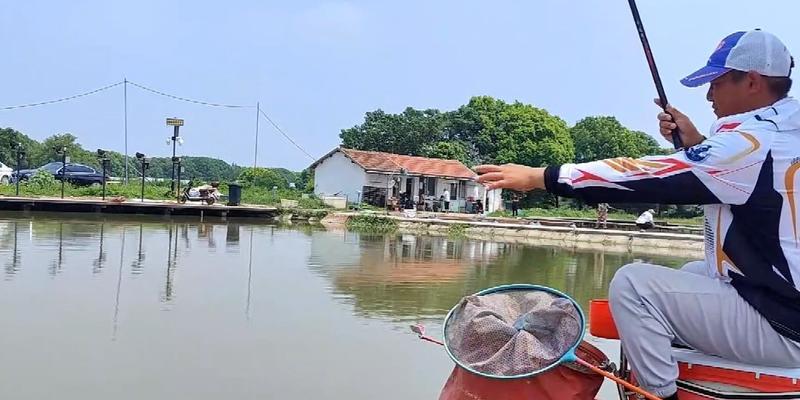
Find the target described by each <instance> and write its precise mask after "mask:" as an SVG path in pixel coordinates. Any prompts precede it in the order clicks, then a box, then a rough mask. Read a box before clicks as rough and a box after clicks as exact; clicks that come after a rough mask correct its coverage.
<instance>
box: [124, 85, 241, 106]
mask: <svg viewBox="0 0 800 400" xmlns="http://www.w3.org/2000/svg"><path fill="white" fill-rule="evenodd" d="M128 84H130V85H133V86H136V87H138V88H139V89H142V90H146V91H148V92H151V93H155V94H157V95H159V96H164V97H169V98H171V99H173V100H180V101H185V102H187V103H194V104H201V105H204V106H211V107H225V108H253V106H243V105H238V104H221V103H210V102H207V101H201V100H193V99H187V98H186V97H180V96H175V95H173V94H169V93H164V92H161V91H158V90H155V89H151V88H149V87H146V86H143V85H140V84H138V83H136V82H132V81H128Z"/></svg>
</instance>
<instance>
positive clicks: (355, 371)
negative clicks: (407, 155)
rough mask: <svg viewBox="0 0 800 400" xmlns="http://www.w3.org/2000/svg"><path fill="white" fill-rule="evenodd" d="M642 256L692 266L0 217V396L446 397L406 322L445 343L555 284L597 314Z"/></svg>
mask: <svg viewBox="0 0 800 400" xmlns="http://www.w3.org/2000/svg"><path fill="white" fill-rule="evenodd" d="M634 259H641V260H646V261H651V262H655V263H660V264H663V265H670V266H679V265H681V264H682V263H684V262H685V261H687V260H686V259H683V258H680V257H674V258H671V257H657V256H647V255H636V254H612V253H598V252H594V253H592V252H575V251H572V250H565V249H558V248H548V247H533V246H526V245H519V244H506V243H501V242H493V241H479V240H459V239H449V238H446V237H426V236H413V235H399V234H398V235H365V234H359V233H354V232H347V231H343V230H339V231H336V230H334V231H326V230H324V229H319V228H313V227H310V226H300V227H278V226H273V225H267V224H253V223H252V222H250V221H233V220H229V221H222V220H214V221H209V220H207V221H205V222H204V223H201V222H200V221H199V220H197V219H163V218H151V217H142V216H138V217H128V218H120V217H110V216H100V215H84V214H41V213H31V214H15V213H5V214H0V268H2V270H0V274H1V275H2V279H0V317H1V318H2V323H1V324H0V344H1V345H2V357H0V398H8V399H59V400H64V399H81V400H95V399H96V400H100V399H102V400H108V399H115V400H122V399H167V398H169V399H193V400H205V399H209V400H210V399H214V400H218V399H220V398H229V399H272V398H282V399H323V398H324V399H347V400H353V399H384V400H388V399H436V398H437V396H438V393H439V391H440V390H441V388H442V386H443V384H444V382H445V380H446V379H447V376H448V375H449V373H450V370H451V369H452V366H453V364H452V362H451V361H450V359H449V358H448V357H447V355H446V353H445V352H444V351H443V349H441V348H440V347H438V346H436V345H433V344H429V343H426V342H421V341H419V340H417V339H416V337H415V336H414V335H413V334H412V333H410V331H409V329H408V326H409V324H410V323H415V322H418V321H419V322H422V323H424V324H426V325H427V327H428V331H429V332H430V333H432V334H433V335H434V336H439V332H440V329H441V321H442V318H443V317H444V315H445V314H446V313H447V311H448V310H449V309H450V308H451V307H452V306H453V305H454V304H455V303H457V302H458V301H459V299H460V298H461V297H462V296H464V295H466V294H470V293H474V292H476V291H478V290H480V289H483V288H487V287H491V286H495V285H500V284H506V283H537V284H542V285H547V286H550V287H553V288H556V289H560V290H563V291H565V292H567V293H568V294H570V295H572V296H573V297H574V298H575V299H576V300H577V301H578V302H580V303H581V304H582V305H583V306H584V307H585V309H587V310H588V301H589V300H590V299H592V298H603V297H605V296H606V293H607V289H608V282H609V280H610V279H611V277H612V276H613V274H614V271H615V270H616V269H617V268H619V267H620V266H622V265H624V264H626V263H629V262H631V261H633V260H634ZM591 340H592V341H593V343H595V344H597V345H599V346H600V347H601V348H602V349H603V350H605V351H607V353H608V354H609V355H615V354H616V344H615V343H614V342H611V341H602V340H598V339H591ZM601 394H602V396H601V398H603V399H610V398H613V389H612V388H611V387H610V386H608V385H607V386H606V387H604V389H603V391H602V392H601Z"/></svg>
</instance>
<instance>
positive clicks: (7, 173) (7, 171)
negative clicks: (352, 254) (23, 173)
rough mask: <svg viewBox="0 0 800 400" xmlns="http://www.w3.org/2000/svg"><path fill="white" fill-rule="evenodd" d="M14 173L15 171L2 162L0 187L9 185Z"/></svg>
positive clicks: (0, 165) (0, 164)
mask: <svg viewBox="0 0 800 400" xmlns="http://www.w3.org/2000/svg"><path fill="white" fill-rule="evenodd" d="M13 171H14V170H13V169H11V168H9V167H8V166H7V165H5V164H3V163H1V162H0V185H8V184H9V183H11V173H12V172H13Z"/></svg>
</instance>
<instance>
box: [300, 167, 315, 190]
mask: <svg viewBox="0 0 800 400" xmlns="http://www.w3.org/2000/svg"><path fill="white" fill-rule="evenodd" d="M297 189H299V190H301V191H303V192H306V193H313V192H314V171H313V170H311V169H310V168H306V169H304V170H302V171H301V172H300V174H299V175H298V177H297Z"/></svg>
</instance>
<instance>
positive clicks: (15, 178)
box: [14, 143, 25, 196]
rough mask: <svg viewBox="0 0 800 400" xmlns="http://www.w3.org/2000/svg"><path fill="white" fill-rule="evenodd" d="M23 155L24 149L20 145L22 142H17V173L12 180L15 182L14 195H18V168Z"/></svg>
mask: <svg viewBox="0 0 800 400" xmlns="http://www.w3.org/2000/svg"><path fill="white" fill-rule="evenodd" d="M23 157H25V149H24V148H23V147H22V143H17V175H16V176H15V177H14V181H15V183H16V184H17V194H16V196H19V170H20V167H21V166H22V158H23Z"/></svg>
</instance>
